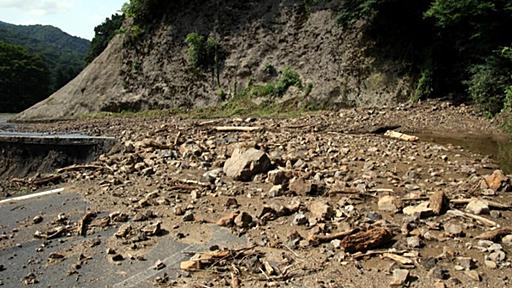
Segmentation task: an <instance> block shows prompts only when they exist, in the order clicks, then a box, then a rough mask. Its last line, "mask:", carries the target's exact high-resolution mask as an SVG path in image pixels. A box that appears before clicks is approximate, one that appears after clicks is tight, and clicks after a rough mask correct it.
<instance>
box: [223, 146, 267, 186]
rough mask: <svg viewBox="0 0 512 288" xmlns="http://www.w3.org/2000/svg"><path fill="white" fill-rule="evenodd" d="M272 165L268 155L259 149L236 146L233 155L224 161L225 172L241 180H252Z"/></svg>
mask: <svg viewBox="0 0 512 288" xmlns="http://www.w3.org/2000/svg"><path fill="white" fill-rule="evenodd" d="M271 167H272V163H271V161H270V158H269V157H268V155H267V154H266V153H265V152H263V151H261V150H258V149H254V148H251V149H249V150H242V149H240V148H236V149H235V150H234V151H233V155H231V158H229V159H228V160H227V161H226V163H224V169H223V170H224V173H225V174H226V175H227V176H228V177H232V178H233V179H235V180H239V181H251V180H252V177H253V176H254V175H256V174H260V173H266V172H268V171H269V170H270V169H271Z"/></svg>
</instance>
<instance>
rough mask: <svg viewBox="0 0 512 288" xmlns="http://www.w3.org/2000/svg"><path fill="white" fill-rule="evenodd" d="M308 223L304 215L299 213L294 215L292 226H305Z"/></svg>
mask: <svg viewBox="0 0 512 288" xmlns="http://www.w3.org/2000/svg"><path fill="white" fill-rule="evenodd" d="M308 223H309V220H308V218H307V217H306V215H305V214H304V213H302V212H299V213H296V214H295V217H294V218H293V225H297V226H301V225H307V224H308Z"/></svg>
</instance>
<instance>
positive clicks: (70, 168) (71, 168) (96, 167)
mask: <svg viewBox="0 0 512 288" xmlns="http://www.w3.org/2000/svg"><path fill="white" fill-rule="evenodd" d="M84 169H93V170H108V171H110V172H113V169H112V168H110V167H107V166H100V165H72V166H68V167H64V168H60V169H57V173H59V174H60V173H63V172H68V171H77V170H84Z"/></svg>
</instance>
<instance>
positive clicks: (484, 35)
mask: <svg viewBox="0 0 512 288" xmlns="http://www.w3.org/2000/svg"><path fill="white" fill-rule="evenodd" d="M339 20H340V22H341V24H343V25H345V26H347V25H350V24H353V23H354V22H355V21H357V20H365V21H364V22H363V23H364V25H363V29H364V30H363V32H364V34H365V36H366V39H368V40H370V41H372V42H373V43H375V46H374V47H373V49H368V50H367V51H368V53H370V54H371V55H372V56H374V57H375V58H376V59H380V60H384V61H382V62H383V63H385V61H386V60H391V61H394V62H397V63H399V64H400V65H401V66H403V67H404V68H403V71H404V72H406V73H411V72H412V73H413V74H415V75H416V76H417V78H418V79H419V80H418V85H417V89H416V91H415V93H414V95H412V96H411V98H412V99H416V100H417V99H420V98H427V97H432V96H434V95H439V96H442V97H444V96H450V97H451V98H452V99H454V100H457V101H474V102H475V103H477V104H479V105H480V106H481V108H482V110H484V111H488V112H489V113H490V114H495V113H497V112H498V111H500V110H501V109H502V108H503V104H504V99H505V92H504V91H505V89H506V87H508V85H509V83H510V71H511V70H512V68H511V66H512V62H511V61H506V60H505V58H506V57H505V56H504V55H497V54H496V52H495V51H497V50H500V49H501V47H503V46H509V45H510V43H512V33H509V31H507V29H508V28H507V27H512V2H511V1H510V0H415V1H410V0H380V1H376V0H346V1H343V2H342V3H341V5H340V11H339ZM425 67H428V69H425Z"/></svg>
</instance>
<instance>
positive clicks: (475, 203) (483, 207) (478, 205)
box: [466, 199, 490, 215]
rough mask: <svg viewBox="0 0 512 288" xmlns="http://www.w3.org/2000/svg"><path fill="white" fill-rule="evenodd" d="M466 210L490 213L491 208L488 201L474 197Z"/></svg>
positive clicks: (475, 212) (477, 213) (476, 212)
mask: <svg viewBox="0 0 512 288" xmlns="http://www.w3.org/2000/svg"><path fill="white" fill-rule="evenodd" d="M466 211H467V212H469V213H473V214H476V215H480V214H489V211H490V209H489V204H488V203H487V201H484V200H480V199H473V200H471V201H470V202H469V203H468V205H467V206H466Z"/></svg>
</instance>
